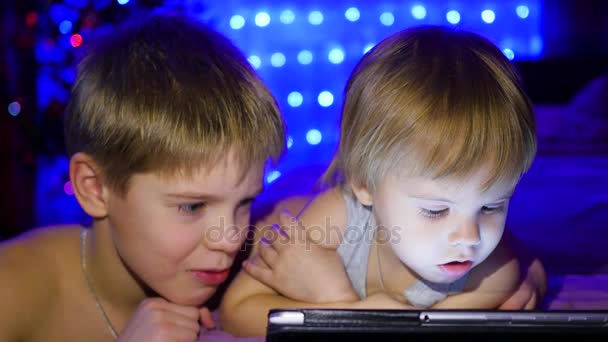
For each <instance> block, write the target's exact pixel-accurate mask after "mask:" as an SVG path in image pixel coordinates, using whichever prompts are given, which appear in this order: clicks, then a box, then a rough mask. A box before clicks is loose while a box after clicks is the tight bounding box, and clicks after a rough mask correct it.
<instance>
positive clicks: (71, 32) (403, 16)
mask: <svg viewBox="0 0 608 342" xmlns="http://www.w3.org/2000/svg"><path fill="white" fill-rule="evenodd" d="M90 3H91V2H90V1H86V0H70V1H67V0H66V1H64V2H63V3H62V2H55V4H54V5H52V6H51V7H50V8H49V11H48V14H49V18H48V20H49V23H50V24H51V25H54V29H55V30H56V31H57V32H58V33H57V36H55V37H53V38H52V39H51V38H50V37H44V36H43V37H40V39H39V41H38V44H37V49H36V52H37V59H38V61H39V64H40V67H41V68H40V76H39V80H38V96H39V103H38V105H39V107H40V108H41V109H43V108H46V107H47V106H49V103H51V102H52V101H53V100H55V101H59V102H61V103H64V102H65V101H66V100H67V96H68V94H69V91H68V89H69V86H70V85H71V83H72V82H73V80H74V77H75V72H74V68H73V66H72V65H70V64H69V63H67V62H66V61H68V62H69V61H70V60H71V56H72V55H73V54H74V52H75V50H77V49H78V47H79V46H80V43H81V42H82V41H85V42H86V41H87V39H89V38H92V37H93V36H94V35H95V33H99V32H106V31H109V30H111V29H112V26H111V25H97V24H92V23H90V22H87V19H86V18H84V19H83V18H82V17H81V16H82V15H83V14H82V13H83V8H85V7H86V6H87V5H88V4H90ZM296 3H297V5H296ZM92 4H93V5H94V6H95V8H97V9H98V10H99V11H102V10H106V11H107V8H110V7H112V6H113V7H114V8H115V11H123V12H125V13H126V12H128V11H131V10H134V9H136V8H137V6H138V5H139V3H138V1H137V0H130V1H128V0H112V1H111V0H103V1H93V2H92ZM175 8H180V9H185V10H186V12H189V13H192V14H194V15H196V16H198V17H200V18H201V19H203V20H205V21H208V22H210V23H211V24H212V25H213V26H214V27H216V28H217V29H218V30H219V31H220V32H223V33H224V34H226V35H227V36H228V37H230V38H231V39H232V40H233V41H234V42H235V44H236V45H237V46H238V47H240V48H241V49H242V50H243V51H244V53H245V54H246V56H247V57H248V59H249V61H250V63H251V64H252V65H253V66H254V67H255V68H256V69H257V71H258V72H259V73H260V75H261V76H262V78H263V79H264V80H265V82H266V83H267V84H268V85H269V87H270V88H271V90H272V91H273V92H274V94H275V95H276V97H277V99H278V100H279V104H280V106H281V108H282V110H283V113H284V116H285V119H286V121H287V125H288V129H289V147H290V148H289V151H288V153H287V155H286V156H285V158H284V160H283V161H282V162H281V163H280V165H278V167H277V168H276V169H275V170H268V174H267V182H271V181H274V180H276V179H277V178H278V177H281V175H284V174H285V173H288V172H290V171H293V170H294V169H298V168H300V167H303V166H306V165H310V164H322V165H324V164H327V163H328V162H329V160H330V159H331V156H332V154H333V151H334V149H335V147H336V144H337V141H338V121H339V110H340V105H341V102H342V90H343V87H344V84H345V82H346V79H347V77H348V75H349V74H350V71H351V70H352V68H353V67H354V65H355V64H356V62H357V61H358V60H359V59H360V58H361V57H362V56H363V54H364V52H365V51H367V50H369V49H370V48H371V47H372V46H373V45H374V44H376V43H378V42H379V41H380V40H381V39H383V38H385V37H387V36H389V35H390V34H392V33H395V32H397V31H399V30H401V29H403V28H406V27H409V26H413V25H419V24H442V25H452V26H456V27H460V28H463V29H467V30H472V31H475V32H478V33H480V34H482V35H484V36H486V37H488V38H490V39H491V40H492V41H494V42H495V43H496V44H497V45H498V46H499V47H500V48H501V49H502V50H503V52H504V53H505V55H506V56H507V57H509V58H510V59H513V60H516V61H517V60H534V59H539V58H541V57H542V55H543V54H542V53H543V36H542V35H541V19H542V9H541V1H540V0H528V1H508V0H507V1H487V0H484V1H481V0H472V1H466V0H460V1H437V0H427V1H382V0H380V1H345V0H334V1H331V2H329V3H326V2H325V1H323V2H321V1H245V0H241V1H234V0H222V1H194V0H189V1H166V2H165V4H164V7H163V8H161V9H157V10H158V11H166V10H172V9H175ZM67 180H68V179H67V161H65V158H58V159H56V160H55V159H52V158H45V159H44V161H43V162H41V163H40V168H39V177H38V181H37V189H38V191H37V194H36V200H37V203H36V207H37V219H38V221H39V223H40V224H48V223H55V222H66V221H82V219H83V217H84V216H83V215H82V213H81V212H80V211H79V209H78V207H77V205H75V200H74V198H73V196H71V195H68V194H67V193H66V190H67V192H69V187H66V188H65V189H64V186H65V183H66V182H67Z"/></svg>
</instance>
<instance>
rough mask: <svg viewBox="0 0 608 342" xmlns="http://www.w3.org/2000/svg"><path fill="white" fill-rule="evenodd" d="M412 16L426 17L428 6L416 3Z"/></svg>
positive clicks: (416, 17) (417, 17)
mask: <svg viewBox="0 0 608 342" xmlns="http://www.w3.org/2000/svg"><path fill="white" fill-rule="evenodd" d="M412 17H414V19H418V20H421V19H424V18H425V17H426V8H424V6H422V5H416V6H413V7H412Z"/></svg>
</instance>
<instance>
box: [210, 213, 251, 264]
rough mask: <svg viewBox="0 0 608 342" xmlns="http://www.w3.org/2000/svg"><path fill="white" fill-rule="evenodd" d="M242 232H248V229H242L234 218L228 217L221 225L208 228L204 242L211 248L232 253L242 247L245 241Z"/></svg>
mask: <svg viewBox="0 0 608 342" xmlns="http://www.w3.org/2000/svg"><path fill="white" fill-rule="evenodd" d="M242 234H246V231H244V229H241V227H239V226H238V225H237V222H235V220H234V219H233V218H230V217H228V218H224V219H223V220H222V221H221V222H220V224H219V225H216V226H213V227H209V228H208V229H207V232H206V234H205V236H203V243H204V244H205V245H206V246H207V248H209V249H210V250H213V251H218V252H224V253H226V254H229V255H232V254H236V253H237V252H238V251H239V249H240V248H241V244H242V243H243V241H244V236H242Z"/></svg>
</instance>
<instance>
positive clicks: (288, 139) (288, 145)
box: [287, 135, 293, 149]
mask: <svg viewBox="0 0 608 342" xmlns="http://www.w3.org/2000/svg"><path fill="white" fill-rule="evenodd" d="M291 146H293V138H292V137H291V135H288V136H287V148H288V149H289V148H291Z"/></svg>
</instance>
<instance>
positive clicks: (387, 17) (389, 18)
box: [380, 12, 395, 26]
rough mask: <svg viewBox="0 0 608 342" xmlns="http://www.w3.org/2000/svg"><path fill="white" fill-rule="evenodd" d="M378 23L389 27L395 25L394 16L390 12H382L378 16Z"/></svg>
mask: <svg viewBox="0 0 608 342" xmlns="http://www.w3.org/2000/svg"><path fill="white" fill-rule="evenodd" d="M380 22H381V23H382V25H384V26H391V25H393V24H394V23H395V16H394V15H393V13H391V12H384V13H382V14H380Z"/></svg>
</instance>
